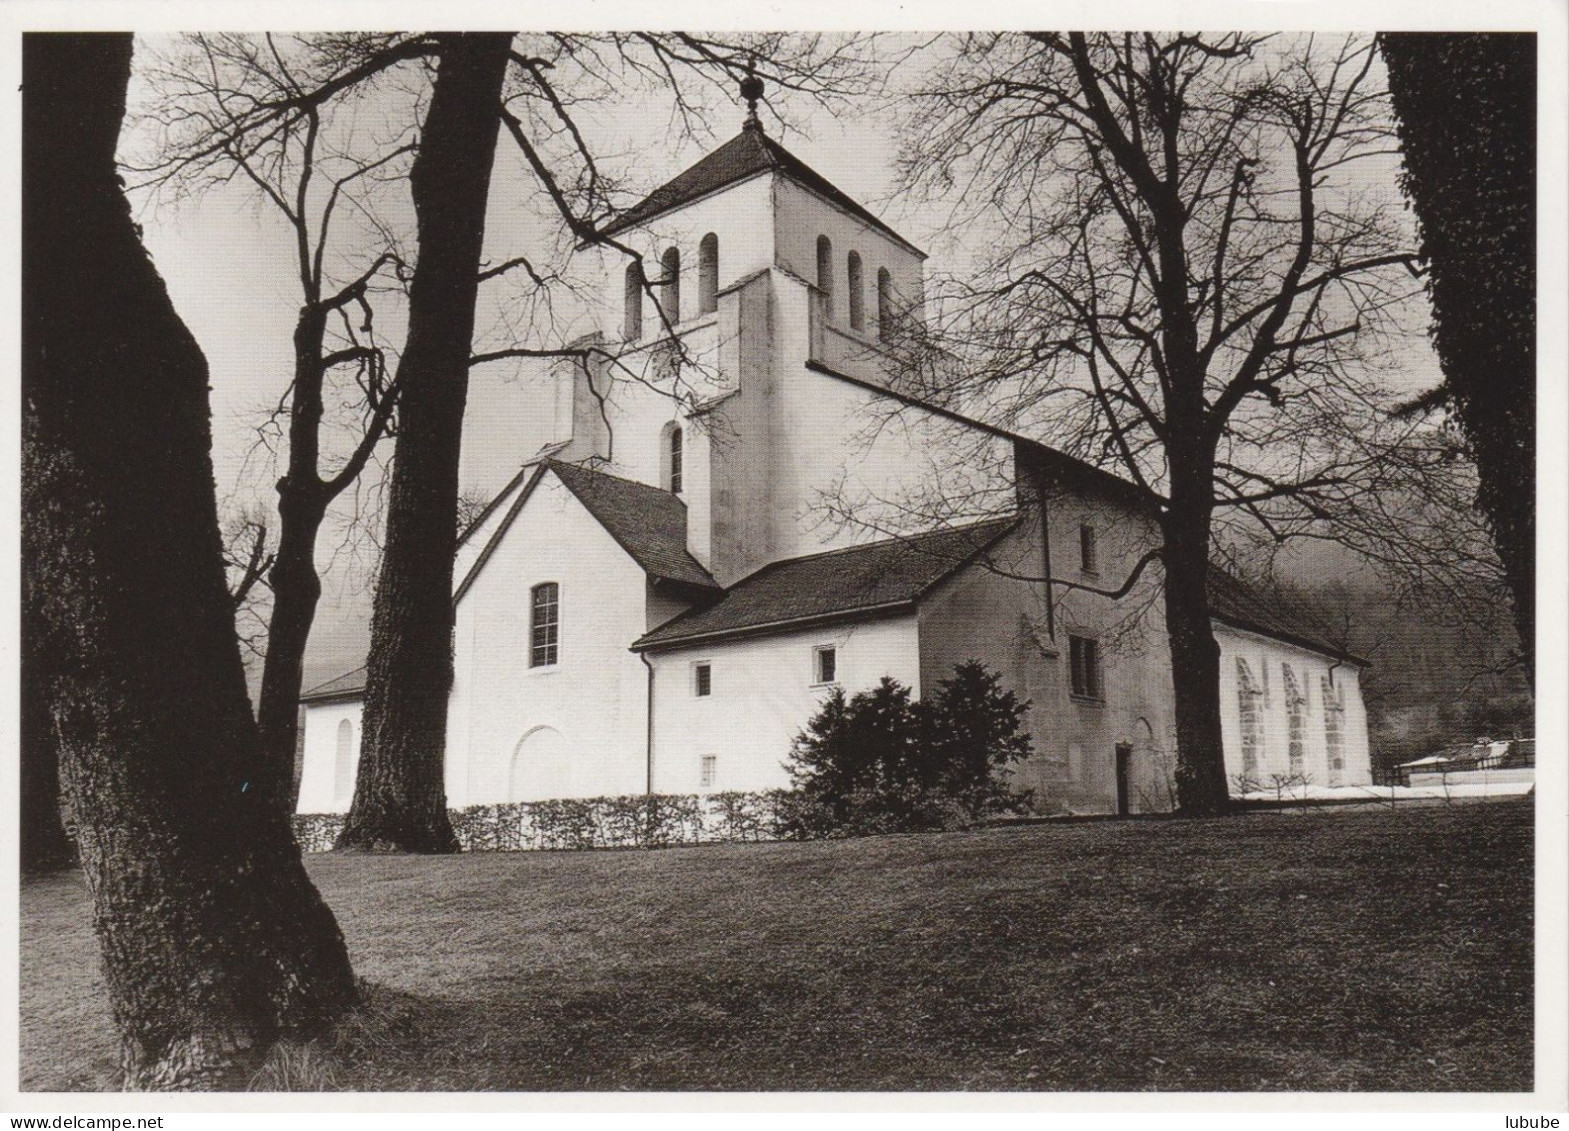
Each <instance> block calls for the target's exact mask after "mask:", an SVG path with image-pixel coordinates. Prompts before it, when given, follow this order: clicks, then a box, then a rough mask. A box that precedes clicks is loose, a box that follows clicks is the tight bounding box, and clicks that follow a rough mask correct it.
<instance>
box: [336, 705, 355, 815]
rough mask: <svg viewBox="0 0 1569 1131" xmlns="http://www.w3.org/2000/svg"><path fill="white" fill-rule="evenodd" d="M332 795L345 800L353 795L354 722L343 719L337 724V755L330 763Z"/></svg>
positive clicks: (337, 799) (339, 799) (338, 799)
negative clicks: (331, 763)
mask: <svg viewBox="0 0 1569 1131" xmlns="http://www.w3.org/2000/svg"><path fill="white" fill-rule="evenodd" d="M332 796H333V799H334V800H336V801H347V800H349V798H351V797H352V796H354V724H353V723H351V722H350V721H349V720H348V719H344V720H343V721H342V722H340V723H339V724H338V755H337V758H336V759H335V760H334V761H333V765H332Z"/></svg>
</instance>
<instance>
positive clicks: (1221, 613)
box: [1206, 565, 1367, 664]
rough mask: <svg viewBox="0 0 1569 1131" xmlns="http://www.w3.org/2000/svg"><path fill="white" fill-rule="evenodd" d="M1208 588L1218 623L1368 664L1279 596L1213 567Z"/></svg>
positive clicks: (1221, 568) (1210, 603)
mask: <svg viewBox="0 0 1569 1131" xmlns="http://www.w3.org/2000/svg"><path fill="white" fill-rule="evenodd" d="M1206 588H1207V590H1208V593H1209V611H1210V615H1211V616H1212V617H1214V618H1215V619H1216V620H1219V621H1223V622H1224V623H1226V624H1230V625H1233V626H1235V627H1237V628H1245V629H1250V630H1252V631H1254V632H1258V633H1262V634H1263V635H1265V636H1273V637H1276V638H1278V639H1281V640H1285V641H1288V642H1290V643H1293V644H1300V645H1302V646H1303V647H1305V648H1310V649H1312V650H1313V651H1315V652H1323V653H1324V654H1325V655H1327V656H1334V657H1336V658H1338V659H1342V660H1350V661H1352V662H1353V663H1358V664H1366V663H1367V661H1366V660H1364V659H1362V658H1361V657H1360V656H1356V655H1353V654H1352V653H1350V652H1349V651H1347V650H1346V649H1345V648H1344V647H1342V646H1340V645H1337V644H1331V643H1330V641H1331V640H1333V639H1334V634H1333V633H1332V632H1330V631H1329V630H1328V628H1327V627H1326V626H1325V625H1323V624H1321V623H1320V622H1319V620H1318V618H1317V617H1315V616H1314V615H1313V614H1311V613H1309V612H1308V611H1306V610H1305V609H1302V608H1299V607H1298V606H1296V605H1295V604H1293V603H1292V602H1291V601H1289V600H1288V599H1286V598H1284V597H1282V596H1280V595H1279V594H1265V593H1263V592H1260V591H1259V590H1257V589H1255V588H1253V587H1252V586H1251V585H1249V584H1248V583H1247V582H1245V581H1243V580H1242V579H1241V578H1239V577H1237V576H1236V575H1234V574H1232V573H1230V572H1228V571H1227V570H1226V569H1225V568H1223V567H1222V566H1219V565H1211V566H1210V568H1209V584H1208V585H1207V586H1206Z"/></svg>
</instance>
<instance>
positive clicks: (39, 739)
mask: <svg viewBox="0 0 1569 1131" xmlns="http://www.w3.org/2000/svg"><path fill="white" fill-rule="evenodd" d="M32 424H33V422H32V420H31V419H30V418H29V419H26V420H24V423H23V429H24V432H23V436H22V452H23V455H22V466H23V467H24V468H25V469H27V472H26V474H24V475H23V478H22V490H23V496H22V513H23V514H24V515H25V514H27V513H28V512H29V510H30V509H31V508H32V506H33V505H35V504H41V503H42V501H43V500H41V499H37V498H35V497H33V493H32V485H33V484H34V483H36V482H37V481H38V479H39V476H38V475H37V474H36V472H35V471H34V468H35V467H36V462H37V459H38V453H37V451H36V449H35V448H34V447H33V445H34V443H35V439H34V436H33V435H32V433H33V431H34V429H33V427H32ZM35 528H36V527H35V525H34V524H32V523H26V522H24V523H23V525H22V538H23V542H22V704H21V706H22V718H21V724H22V725H21V744H20V745H21V763H22V766H21V770H22V782H21V785H22V789H21V798H20V800H21V804H22V814H21V817H22V819H21V822H20V827H21V834H22V845H21V848H22V872H23V874H24V875H36V874H39V873H43V872H49V871H53V870H55V869H57V868H62V867H64V866H66V865H67V864H70V863H71V862H72V861H74V860H75V858H76V848H75V846H74V845H73V844H72V843H71V838H70V837H69V836H67V835H66V831H65V825H64V823H63V820H62V816H61V812H60V750H59V742H58V739H57V738H56V736H55V731H54V719H53V718H52V717H51V716H50V714H49V688H50V685H51V684H52V682H53V680H54V678H55V677H56V675H58V673H59V672H60V670H61V665H62V662H63V657H62V655H61V651H60V647H59V643H58V641H55V640H51V639H50V634H49V631H48V625H47V622H46V621H45V619H44V617H43V615H42V612H43V607H42V606H43V598H44V590H43V589H42V587H41V586H40V585H39V579H38V577H37V575H36V570H35V567H34V564H33V563H34V555H33V549H34V548H33V547H32V546H30V545H29V544H28V542H29V537H28V536H29V534H30V533H32V531H33V530H34V529H35Z"/></svg>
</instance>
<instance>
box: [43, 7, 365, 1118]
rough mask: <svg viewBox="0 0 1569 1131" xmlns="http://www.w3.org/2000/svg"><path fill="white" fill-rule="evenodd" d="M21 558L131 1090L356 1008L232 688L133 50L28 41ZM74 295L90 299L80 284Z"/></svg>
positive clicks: (198, 378) (196, 415)
mask: <svg viewBox="0 0 1569 1131" xmlns="http://www.w3.org/2000/svg"><path fill="white" fill-rule="evenodd" d="M23 54H24V59H23V76H24V98H23V127H24V134H23V136H24V149H25V153H26V159H25V160H24V161H23V162H22V169H23V172H22V178H23V208H24V211H25V213H26V216H27V224H26V225H25V227H24V236H23V247H22V261H23V271H22V296H23V327H24V341H23V374H24V377H23V384H24V388H23V400H24V413H25V415H26V418H27V423H26V433H27V435H28V437H29V442H28V444H27V445H26V446H25V447H24V455H25V459H26V463H25V466H24V469H23V482H24V496H25V505H24V508H23V516H24V518H23V525H24V529H23V546H24V551H25V553H26V556H27V558H28V561H29V563H30V564H29V568H30V570H31V571H32V573H33V577H34V581H35V582H36V583H35V584H33V585H31V586H30V587H29V590H28V592H29V594H30V598H29V599H30V600H31V601H33V602H36V606H37V607H36V608H35V609H34V615H33V616H31V617H29V618H28V623H29V626H30V628H32V629H33V630H34V631H38V632H40V633H41V634H42V638H43V640H42V648H43V651H44V652H45V653H47V654H48V655H50V656H52V657H54V658H55V659H57V660H59V661H60V662H58V663H50V664H48V665H46V667H45V669H44V670H45V674H46V676H47V683H46V687H45V689H44V699H45V702H46V703H47V706H48V712H49V715H50V718H51V721H52V724H53V727H54V731H55V733H56V735H57V736H58V740H59V756H60V771H61V784H62V789H63V793H64V795H65V798H66V803H67V805H68V807H69V809H70V812H71V814H72V820H73V824H74V826H75V831H76V835H77V843H78V846H79V851H80V857H81V863H82V868H83V871H84V872H85V873H86V877H87V886H88V889H89V891H90V892H91V893H92V901H93V922H94V928H95V930H96V933H97V935H98V940H99V943H100V947H101V950H102V955H103V968H104V974H105V980H106V982H107V984H108V989H109V998H110V1005H111V1008H112V1012H113V1017H114V1023H115V1027H116V1029H117V1030H118V1032H119V1034H120V1038H121V1050H122V1066H123V1069H124V1082H125V1084H126V1086H127V1087H129V1088H133V1089H173V1088H203V1087H235V1086H239V1085H241V1084H243V1082H244V1079H245V1077H244V1076H243V1075H238V1074H237V1073H239V1072H240V1071H242V1070H243V1069H245V1068H246V1067H247V1066H248V1064H251V1063H254V1059H255V1058H256V1056H257V1055H258V1054H259V1053H260V1052H262V1051H264V1050H265V1049H266V1048H267V1047H268V1046H269V1045H270V1044H271V1043H272V1042H273V1041H275V1040H276V1039H278V1038H279V1037H281V1036H284V1035H299V1036H308V1035H310V1034H313V1033H315V1032H319V1031H320V1030H321V1029H322V1028H323V1027H325V1026H326V1025H328V1024H330V1023H331V1022H332V1021H333V1020H334V1019H336V1017H337V1016H338V1015H339V1014H340V1013H341V1012H342V1011H343V1010H344V1009H346V1008H347V1007H348V1006H349V1005H350V1004H351V1003H352V1002H353V1001H354V1000H355V996H356V991H355V986H354V979H353V973H352V970H351V969H350V966H349V960H348V954H347V951H346V949H345V946H344V941H343V936H342V934H341V933H340V932H339V930H338V926H337V923H336V922H335V920H334V919H333V916H332V913H331V911H329V910H328V909H327V906H326V904H324V903H323V902H322V900H321V898H320V896H319V895H318V894H317V892H316V890H315V888H314V887H312V885H311V882H310V879H309V877H308V876H307V875H306V873H305V869H304V867H303V866H302V864H301V861H300V854H299V849H298V847H297V846H296V845H295V843H294V838H293V835H292V832H291V830H290V828H289V823H288V820H287V819H286V817H285V816H284V814H283V813H282V812H280V810H279V809H278V807H277V806H276V805H275V804H273V803H272V801H271V800H270V799H267V798H264V797H263V796H262V795H261V793H260V791H257V790H254V789H253V788H252V784H253V783H254V782H257V781H260V780H262V776H263V775H264V774H265V773H267V766H266V759H265V756H264V754H263V751H262V747H261V742H260V738H259V735H258V733H257V730H256V725H255V722H254V720H253V719H252V716H251V711H250V705H249V702H248V701H247V698H246V693H245V678H244V672H243V669H242V665H241V660H240V654H239V649H238V647H237V645H236V642H235V634H234V619H233V603H232V598H231V596H230V593H229V591H228V589H227V588H226V587H225V584H224V569H223V560H222V554H221V546H220V539H219V528H218V514H217V503H216V500H215V498H214V494H213V483H212V474H213V472H212V459H211V441H212V436H211V429H210V425H209V422H208V403H207V365H206V361H205V359H204V358H203V356H202V353H201V350H200V349H199V347H198V346H197V344H196V342H195V340H194V339H193V338H192V336H191V334H190V333H189V331H188V330H187V329H186V327H185V325H184V324H183V323H182V322H181V320H180V318H179V316H178V314H177V313H176V311H175V310H174V308H173V306H172V305H171V303H170V301H169V296H168V293H167V291H166V290H165V288H164V284H163V281H162V280H161V279H160V278H159V276H158V274H157V272H156V270H155V269H154V268H153V265H152V263H151V261H150V260H149V259H148V256H147V254H146V252H145V251H144V249H143V248H142V245H141V243H140V240H139V238H138V233H137V230H136V227H135V225H134V224H133V223H132V220H131V212H130V208H129V206H128V204H127V202H126V200H125V197H124V195H123V193H122V191H121V189H120V186H119V183H118V174H117V171H116V168H115V160H114V158H115V147H116V141H117V138H118V136H119V132H120V126H121V121H122V118H123V116H124V112H125V98H126V87H127V83H128V81H129V76H130V67H131V37H130V36H129V35H83V34H63V35H52V34H45V35H39V34H33V35H28V36H26V37H24V45H23ZM89 284H90V285H89Z"/></svg>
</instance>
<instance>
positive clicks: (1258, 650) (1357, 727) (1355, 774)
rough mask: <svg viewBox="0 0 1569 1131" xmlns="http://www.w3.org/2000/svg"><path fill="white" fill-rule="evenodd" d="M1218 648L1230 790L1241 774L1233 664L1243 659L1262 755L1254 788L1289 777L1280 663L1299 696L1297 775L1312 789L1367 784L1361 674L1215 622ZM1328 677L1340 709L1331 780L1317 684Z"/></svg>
mask: <svg viewBox="0 0 1569 1131" xmlns="http://www.w3.org/2000/svg"><path fill="white" fill-rule="evenodd" d="M1215 640H1216V642H1217V643H1218V644H1219V645H1220V719H1221V732H1222V739H1223V743H1224V747H1225V752H1226V776H1227V779H1228V780H1229V781H1230V782H1231V783H1232V790H1233V792H1235V791H1236V784H1237V779H1238V778H1239V777H1240V776H1241V775H1242V773H1243V762H1242V721H1241V706H1240V699H1239V697H1238V694H1237V691H1238V683H1237V658H1238V657H1241V658H1243V659H1245V660H1246V661H1247V664H1248V668H1249V670H1250V672H1251V675H1252V678H1253V681H1254V682H1255V683H1256V684H1259V685H1260V686H1261V689H1262V690H1263V691H1264V694H1263V695H1262V696H1260V697H1259V698H1260V699H1261V702H1260V708H1261V714H1262V724H1263V726H1262V730H1263V739H1264V742H1263V750H1262V751H1261V752H1260V759H1259V761H1260V764H1259V771H1258V773H1257V774H1256V775H1255V776H1256V778H1257V785H1258V786H1259V787H1260V788H1264V789H1268V788H1270V787H1271V784H1272V780H1273V779H1274V778H1275V776H1276V775H1279V776H1280V777H1281V778H1282V779H1284V778H1289V777H1292V776H1293V775H1292V773H1291V767H1290V715H1289V711H1288V709H1287V705H1286V687H1285V676H1284V673H1283V665H1285V664H1289V665H1291V669H1292V671H1293V673H1294V674H1295V676H1296V678H1297V681H1298V685H1299V687H1300V689H1301V692H1302V695H1303V698H1304V699H1305V700H1306V702H1305V703H1304V706H1303V720H1302V721H1303V727H1302V737H1303V762H1304V767H1303V768H1304V772H1305V774H1306V776H1307V779H1308V781H1309V782H1310V783H1311V784H1313V785H1320V786H1323V785H1336V784H1338V785H1368V784H1371V782H1372V780H1373V772H1372V765H1371V761H1370V758H1369V751H1368V737H1367V709H1366V706H1365V705H1364V704H1363V702H1362V685H1361V669H1360V668H1359V667H1358V666H1357V665H1355V664H1348V663H1344V662H1337V661H1336V660H1334V659H1333V658H1331V657H1329V656H1326V655H1324V654H1323V653H1321V652H1314V651H1311V650H1309V649H1306V648H1299V647H1297V646H1296V645H1293V644H1288V643H1286V642H1285V641H1282V640H1276V639H1274V638H1273V637H1268V636H1263V635H1260V634H1258V633H1254V632H1247V631H1245V630H1242V629H1239V628H1234V627H1232V626H1230V625H1227V624H1223V623H1221V622H1219V621H1216V622H1215ZM1326 677H1327V678H1332V679H1333V681H1334V687H1335V689H1336V691H1338V692H1339V694H1340V696H1341V703H1342V705H1343V708H1344V730H1343V734H1344V738H1343V741H1344V761H1345V767H1344V769H1343V771H1342V773H1341V774H1340V775H1339V780H1338V781H1336V780H1334V777H1333V775H1331V773H1330V768H1329V747H1328V743H1327V741H1326V738H1325V734H1326V731H1325V712H1324V690H1323V687H1324V685H1323V680H1324V679H1325V678H1326Z"/></svg>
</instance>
